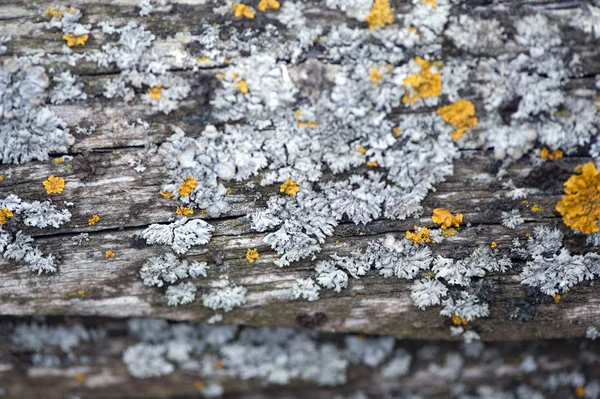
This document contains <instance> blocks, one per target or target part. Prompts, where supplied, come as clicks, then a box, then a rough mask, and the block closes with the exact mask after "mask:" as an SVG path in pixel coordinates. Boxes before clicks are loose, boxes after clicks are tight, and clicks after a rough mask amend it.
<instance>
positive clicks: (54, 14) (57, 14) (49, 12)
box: [46, 7, 63, 19]
mask: <svg viewBox="0 0 600 399" xmlns="http://www.w3.org/2000/svg"><path fill="white" fill-rule="evenodd" d="M46 15H48V16H50V17H54V18H58V19H61V18H62V16H63V13H62V11H60V10H55V9H54V8H52V7H48V8H46Z"/></svg>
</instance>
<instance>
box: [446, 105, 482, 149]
mask: <svg viewBox="0 0 600 399" xmlns="http://www.w3.org/2000/svg"><path fill="white" fill-rule="evenodd" d="M437 113H438V115H440V116H441V117H442V119H443V120H444V121H445V122H446V123H449V124H451V125H452V126H454V127H456V130H454V131H453V132H452V140H454V141H457V140H458V139H460V138H461V137H462V136H464V134H465V132H466V131H467V129H470V128H472V127H474V126H475V125H477V122H478V121H479V120H478V119H477V118H475V106H474V105H473V103H472V102H471V101H468V100H464V99H460V100H458V101H456V102H454V103H452V104H449V105H446V106H443V107H440V108H438V110H437Z"/></svg>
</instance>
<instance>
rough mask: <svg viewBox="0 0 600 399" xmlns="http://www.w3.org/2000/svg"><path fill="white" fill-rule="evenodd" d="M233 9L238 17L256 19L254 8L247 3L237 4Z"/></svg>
mask: <svg viewBox="0 0 600 399" xmlns="http://www.w3.org/2000/svg"><path fill="white" fill-rule="evenodd" d="M231 11H232V12H233V15H235V17H236V18H247V19H254V10H252V8H251V7H249V6H247V5H245V4H235V5H234V6H233V7H232V8H231Z"/></svg>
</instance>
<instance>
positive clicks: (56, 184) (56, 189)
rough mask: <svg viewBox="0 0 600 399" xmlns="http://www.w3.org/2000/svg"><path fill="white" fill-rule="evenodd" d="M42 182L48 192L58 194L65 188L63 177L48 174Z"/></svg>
mask: <svg viewBox="0 0 600 399" xmlns="http://www.w3.org/2000/svg"><path fill="white" fill-rule="evenodd" d="M42 184H43V185H44V188H45V189H46V193H48V194H60V193H62V192H63V190H64V189H65V179H63V178H62V177H56V176H50V177H49V178H47V179H46V180H44V182H43V183H42Z"/></svg>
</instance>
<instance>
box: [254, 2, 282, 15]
mask: <svg viewBox="0 0 600 399" xmlns="http://www.w3.org/2000/svg"><path fill="white" fill-rule="evenodd" d="M258 10H259V11H261V12H265V11H267V10H279V2H278V1H277V0H260V2H259V3H258Z"/></svg>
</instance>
